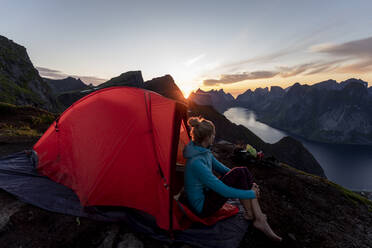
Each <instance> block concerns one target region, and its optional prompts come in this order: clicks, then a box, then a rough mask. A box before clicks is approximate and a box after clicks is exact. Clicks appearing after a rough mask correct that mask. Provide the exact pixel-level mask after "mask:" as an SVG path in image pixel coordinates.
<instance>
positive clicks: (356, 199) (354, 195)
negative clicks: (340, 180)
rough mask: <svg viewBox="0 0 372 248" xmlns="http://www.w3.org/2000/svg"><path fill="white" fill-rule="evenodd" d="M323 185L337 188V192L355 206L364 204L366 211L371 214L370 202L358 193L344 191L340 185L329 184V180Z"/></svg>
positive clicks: (371, 203) (371, 206) (371, 202)
mask: <svg viewBox="0 0 372 248" xmlns="http://www.w3.org/2000/svg"><path fill="white" fill-rule="evenodd" d="M324 182H325V183H328V184H329V185H331V186H333V187H335V188H337V189H338V190H339V191H341V192H342V194H343V195H344V196H345V197H346V198H347V199H349V200H350V201H351V202H353V203H354V204H355V205H359V203H362V204H365V205H366V206H367V207H368V211H369V212H372V201H370V200H368V199H367V198H365V197H363V196H361V195H359V194H358V193H355V192H353V191H351V190H348V189H345V188H344V187H342V186H341V185H338V184H337V183H334V182H331V181H329V180H324Z"/></svg>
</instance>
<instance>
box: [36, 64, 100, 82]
mask: <svg viewBox="0 0 372 248" xmlns="http://www.w3.org/2000/svg"><path fill="white" fill-rule="evenodd" d="M36 69H37V70H38V71H39V74H40V76H42V77H46V78H51V79H64V78H66V77H73V78H80V79H81V80H82V81H83V82H84V83H86V84H93V85H98V84H101V83H104V82H106V81H107V79H104V78H99V77H93V76H82V75H69V74H66V73H64V72H62V71H59V70H55V69H50V68H46V67H39V66H38V67H36Z"/></svg>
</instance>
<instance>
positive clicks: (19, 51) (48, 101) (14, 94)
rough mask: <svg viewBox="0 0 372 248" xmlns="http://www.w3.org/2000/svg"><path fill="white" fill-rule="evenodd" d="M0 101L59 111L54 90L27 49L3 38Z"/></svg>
mask: <svg viewBox="0 0 372 248" xmlns="http://www.w3.org/2000/svg"><path fill="white" fill-rule="evenodd" d="M0 102H6V103H11V104H17V105H26V104H28V105H32V106H37V107H40V108H44V109H47V110H49V111H55V112H57V111H59V110H60V106H59V104H58V103H57V102H56V101H55V99H53V97H52V91H51V89H50V87H49V86H48V84H47V83H45V82H44V81H43V80H42V78H41V77H40V75H39V73H38V71H37V70H36V69H35V68H34V66H33V65H32V63H31V60H30V58H29V57H28V54H27V51H26V48H24V47H23V46H20V45H18V44H16V43H14V42H13V41H11V40H9V39H7V38H6V37H4V36H0Z"/></svg>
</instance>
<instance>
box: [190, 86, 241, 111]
mask: <svg viewBox="0 0 372 248" xmlns="http://www.w3.org/2000/svg"><path fill="white" fill-rule="evenodd" d="M188 99H189V100H190V101H193V102H195V103H197V104H201V105H209V106H213V107H214V108H215V109H217V110H218V111H219V112H224V111H225V110H226V109H228V108H230V107H232V106H233V104H234V100H235V99H234V97H233V96H232V95H231V94H230V93H225V92H224V91H223V89H220V90H210V91H203V90H201V89H198V90H197V91H195V92H192V93H191V94H190V96H189V98H188Z"/></svg>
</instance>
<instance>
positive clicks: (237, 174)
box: [223, 167, 253, 189]
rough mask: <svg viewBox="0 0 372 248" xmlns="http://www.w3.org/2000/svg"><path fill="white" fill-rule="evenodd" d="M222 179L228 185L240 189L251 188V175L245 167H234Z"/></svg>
mask: <svg viewBox="0 0 372 248" xmlns="http://www.w3.org/2000/svg"><path fill="white" fill-rule="evenodd" d="M223 181H224V182H225V183H227V184H228V185H230V186H234V187H237V188H242V189H251V188H252V184H253V177H252V174H251V173H250V172H249V170H248V168H247V167H235V168H233V169H231V171H230V172H229V173H228V174H227V175H225V177H224V179H223Z"/></svg>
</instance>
